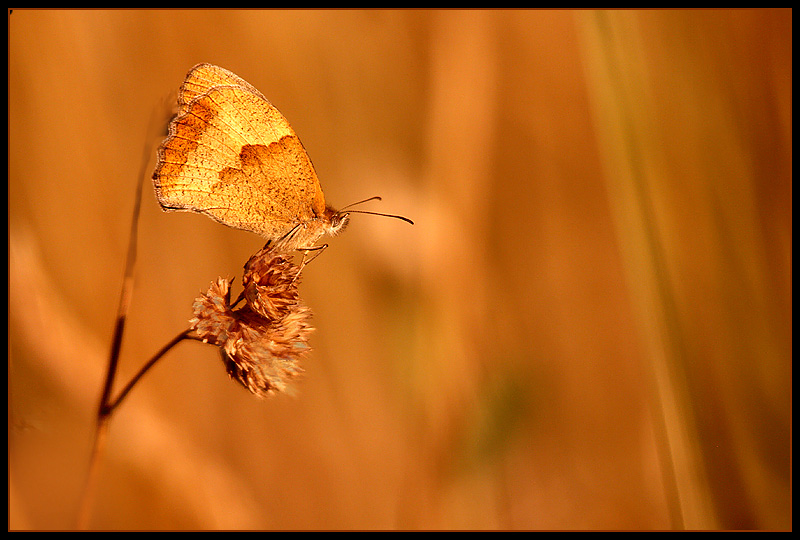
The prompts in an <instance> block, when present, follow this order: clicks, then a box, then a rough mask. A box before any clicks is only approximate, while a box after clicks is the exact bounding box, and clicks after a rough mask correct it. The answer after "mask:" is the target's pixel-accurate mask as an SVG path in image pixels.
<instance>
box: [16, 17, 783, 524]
mask: <svg viewBox="0 0 800 540" xmlns="http://www.w3.org/2000/svg"><path fill="white" fill-rule="evenodd" d="M8 31H9V34H8V38H9V39H8V47H9V51H8V74H9V79H8V81H9V82H8V110H9V116H8V120H9V122H8V124H9V125H8V131H9V148H8V155H9V160H8V179H9V184H8V186H9V187H8V197H9V198H8V227H9V229H8V253H9V322H8V351H9V362H8V376H9V378H8V380H9V383H8V410H9V416H8V418H9V423H8V471H9V474H8V478H9V488H8V496H9V529H70V528H73V527H74V526H75V523H76V521H75V520H76V515H77V510H78V505H79V501H80V496H81V492H82V489H83V484H84V480H85V476H86V471H87V466H88V461H89V450H90V447H91V444H92V437H93V427H94V414H95V409H96V407H97V402H98V399H99V396H100V392H101V386H102V381H103V377H104V374H105V369H106V363H107V358H108V351H109V348H110V339H111V335H112V330H113V326H114V317H115V313H116V309H117V303H118V300H119V294H120V287H121V284H122V275H123V270H124V262H125V253H126V249H127V242H128V233H129V227H130V220H131V214H132V211H133V204H134V203H133V202H134V192H135V187H136V183H137V182H139V181H144V182H145V186H144V190H145V191H144V197H143V201H142V210H141V221H140V226H139V257H138V261H137V267H136V285H135V289H134V295H133V300H132V305H131V310H130V313H129V318H128V326H127V329H126V333H125V339H124V343H123V348H122V355H121V364H120V373H119V379H118V381H117V386H116V388H117V390H119V388H121V386H122V384H124V383H125V382H127V381H128V380H129V379H130V377H131V376H132V375H133V374H134V373H135V372H136V371H137V370H138V369H139V367H140V366H141V365H142V364H143V363H144V362H145V361H146V360H147V359H148V358H150V357H151V356H152V355H153V354H154V353H155V352H156V351H157V350H158V349H159V348H160V347H161V346H162V345H164V344H165V343H166V342H167V341H168V340H169V339H171V338H172V337H173V336H175V335H176V334H177V333H178V332H180V331H181V330H183V329H184V328H185V327H186V326H187V321H188V319H189V318H190V316H191V304H192V301H193V299H194V298H195V297H196V296H198V294H199V293H200V292H201V291H203V292H204V291H205V290H206V289H207V288H208V285H209V284H210V282H211V281H212V280H215V279H216V278H217V277H219V276H223V277H232V276H236V277H237V282H236V283H237V284H238V283H240V282H239V281H238V278H240V276H241V270H242V266H243V264H244V263H245V261H246V260H247V258H248V257H249V256H250V255H252V254H253V253H255V251H256V250H258V249H259V248H260V247H261V245H262V244H263V242H262V241H261V239H260V238H258V237H257V236H255V235H253V234H251V233H247V232H243V231H236V230H232V229H229V228H227V227H224V226H222V225H219V224H217V223H215V222H213V221H212V220H210V219H208V218H206V217H203V216H199V215H193V214H175V213H170V214H167V213H163V212H161V211H160V209H159V207H158V204H157V203H156V200H155V197H154V194H153V191H152V185H151V184H150V181H149V175H150V174H151V172H152V167H153V165H154V161H155V159H154V158H155V145H156V144H157V143H158V138H157V137H155V136H151V134H150V133H149V131H148V129H149V128H148V123H149V122H150V118H151V117H153V116H154V115H156V116H158V115H159V114H160V111H163V110H164V109H165V108H167V107H168V106H169V105H170V104H171V103H172V100H174V99H175V95H176V93H177V90H178V88H179V86H180V84H181V82H182V81H183V78H184V77H185V75H186V72H187V71H188V70H189V69H190V68H191V67H192V66H193V65H195V64H196V63H198V62H211V63H214V64H217V65H220V66H222V67H224V68H226V69H229V70H231V71H233V72H234V73H236V74H238V75H239V76H241V77H242V78H244V79H245V80H247V81H248V82H250V83H251V84H253V85H254V86H255V87H256V88H258V89H259V90H261V92H263V93H264V95H266V96H267V97H268V98H269V99H270V101H271V102H272V103H274V104H275V105H276V106H277V107H278V109H280V110H281V111H282V112H283V114H284V115H285V116H286V117H287V118H288V119H289V121H290V122H291V123H292V125H293V127H294V128H295V130H296V131H297V133H298V135H299V136H300V138H301V140H302V141H303V143H304V145H305V147H306V149H307V150H308V153H309V155H310V156H311V159H312V160H313V161H314V164H315V167H316V169H317V173H318V174H319V177H320V179H321V182H322V185H323V188H324V190H325V194H326V197H327V199H328V201H329V202H330V203H331V204H333V205H334V206H338V207H342V206H344V205H346V204H349V203H352V202H354V201H357V200H361V199H363V198H366V197H369V196H373V195H380V196H382V197H383V201H382V202H380V203H370V205H369V206H365V207H364V208H365V209H369V210H375V211H382V212H389V213H397V214H402V215H404V216H408V217H409V218H411V219H413V220H414V221H415V222H416V224H415V225H414V226H413V227H412V226H409V225H407V224H405V223H402V222H400V221H397V220H391V219H385V218H380V217H373V216H362V215H354V216H352V221H351V224H350V225H349V227H348V229H347V231H346V232H345V233H344V234H343V235H342V236H340V237H337V238H334V239H332V240H330V247H329V248H328V249H327V250H326V251H325V253H324V254H323V255H322V256H321V257H319V258H318V259H316V260H315V261H314V262H313V263H312V264H311V265H310V266H308V267H307V268H306V270H305V271H304V275H303V282H302V284H301V287H300V290H301V294H302V295H303V298H304V301H305V302H306V304H307V305H309V306H310V307H311V308H312V310H313V311H314V323H315V326H316V328H317V330H316V332H315V334H314V335H313V337H312V340H311V344H312V346H313V347H314V351H313V353H312V354H311V356H310V357H309V358H308V360H307V361H306V362H305V367H306V374H305V377H304V378H303V379H302V380H301V381H300V382H299V383H298V384H297V385H296V386H297V390H298V392H297V395H296V396H295V397H290V396H285V395H281V396H278V397H276V398H273V399H269V400H259V399H257V398H255V397H253V396H252V395H250V394H249V393H248V392H247V391H246V390H244V389H243V388H241V387H240V386H239V385H237V384H236V383H234V382H231V381H230V380H229V379H228V377H227V375H226V374H225V372H224V368H223V365H222V362H221V361H220V359H219V355H218V354H217V351H216V350H214V349H213V348H212V347H209V346H204V345H202V344H199V343H196V342H187V343H182V344H180V345H179V346H178V347H177V348H176V349H175V350H173V351H172V352H170V353H169V354H168V355H167V356H166V357H165V358H164V359H162V360H161V361H160V362H159V363H158V364H157V365H156V366H155V367H154V369H153V370H152V371H151V372H150V373H148V374H147V375H146V377H145V378H144V379H143V380H142V381H141V383H140V384H139V385H138V386H137V387H136V388H135V389H134V390H133V392H132V393H131V394H130V396H129V397H128V400H127V401H126V402H125V403H124V404H123V406H122V407H121V409H120V410H119V411H118V413H117V414H115V415H114V416H113V418H112V420H111V423H110V432H109V439H108V445H107V448H106V453H105V455H104V458H103V461H102V463H101V467H100V478H99V484H98V493H97V496H96V498H95V500H94V505H93V513H92V519H91V522H90V527H91V528H98V529H397V528H399V529H598V528H600V529H673V528H689V529H720V528H721V529H791V527H792V514H791V509H792V505H791V501H792V499H791V496H792V493H791V425H792V424H791V422H792V416H791V403H792V383H791V376H792V369H791V355H792V337H791V328H792V278H791V260H792V258H791V255H792V251H791V244H792V228H791V227H792V202H791V197H792V93H791V91H792V53H791V48H792V12H791V10H786V9H783V10H730V11H714V10H708V11H706V10H703V11H658V10H655V11H609V12H606V11H600V12H597V11H524V10H519V11H492V10H481V11H391V10H379V11H358V10H352V11H313V10H310V11H245V10H241V11H236V10H234V11H205V10H193V11H171V10H160V11H125V10H119V11H103V10H91V11H71V10H63V11H61V10H54V11H51V10H16V9H15V10H13V12H9V15H8ZM145 151H147V152H148V153H147V158H148V159H149V162H148V164H147V172H146V177H145V178H144V179H142V178H141V177H140V175H139V171H140V170H141V168H142V154H143V152H145ZM234 289H235V290H238V289H237V288H236V285H235V287H234Z"/></svg>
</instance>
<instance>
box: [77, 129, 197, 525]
mask: <svg viewBox="0 0 800 540" xmlns="http://www.w3.org/2000/svg"><path fill="white" fill-rule="evenodd" d="M158 124H159V119H158V115H157V114H153V116H152V117H151V119H150V125H149V128H148V134H149V133H153V132H154V129H155V127H156V126H157V125H158ZM151 149H152V148H151V147H150V146H149V145H145V146H144V151H143V152H144V153H143V155H142V160H141V168H140V171H139V175H138V176H137V179H138V181H137V183H136V194H135V197H134V206H133V216H132V219H131V229H130V235H129V240H128V252H127V255H126V260H125V275H124V278H123V282H122V291H121V294H120V300H119V306H118V308H117V318H116V324H115V325H114V336H113V339H112V341H111V351H110V353H109V360H108V369H107V371H106V379H105V383H104V385H103V393H102V395H101V397H100V402H99V404H98V407H97V419H96V423H95V434H94V442H93V444H92V452H91V455H90V458H89V467H88V471H87V474H86V482H85V484H84V489H83V494H82V497H81V501H80V507H79V510H78V520H77V527H78V529H86V528H87V527H88V524H89V519H90V518H91V508H92V503H93V501H94V492H95V488H96V482H97V471H98V468H99V463H100V460H101V457H102V454H103V451H104V449H105V442H106V433H107V431H108V421H109V419H110V417H111V413H112V412H113V411H114V410H115V408H116V407H117V406H118V405H119V404H120V402H121V401H122V399H123V398H124V397H125V396H126V395H127V394H128V392H129V391H130V390H131V388H132V387H133V385H134V384H136V382H137V381H138V380H139V379H140V378H141V376H142V375H143V374H144V373H145V372H146V371H147V370H148V369H150V367H152V365H153V364H154V363H155V362H156V361H157V360H158V359H159V358H161V356H163V355H164V353H165V352H167V350H169V349H170V348H172V347H173V346H174V345H175V344H176V343H178V342H179V341H181V340H182V339H185V338H186V334H187V332H182V333H181V334H180V335H179V337H180V339H178V338H176V339H173V341H171V342H170V343H169V344H168V345H167V346H165V347H164V348H162V349H161V351H159V353H158V354H157V355H156V356H155V357H154V358H153V359H151V360H150V361H149V362H147V364H145V366H144V368H142V370H141V371H140V372H139V374H137V375H136V377H134V380H132V381H131V382H130V383H129V384H128V385H127V386H126V387H125V389H124V390H123V392H122V394H121V395H120V396H119V397H118V398H117V399H116V400H115V401H114V402H113V403H111V391H112V389H113V387H114V379H115V377H116V373H117V366H118V364H119V352H120V349H121V347H122V336H123V333H124V330H125V321H126V319H127V314H128V308H129V307H130V301H131V296H132V294H133V281H134V280H133V274H134V268H135V267H136V252H137V246H138V234H137V232H138V226H139V214H140V209H141V203H142V189H143V182H142V179H143V178H144V177H145V174H146V170H147V165H148V162H149V156H150V153H151Z"/></svg>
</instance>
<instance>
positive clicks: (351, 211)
mask: <svg viewBox="0 0 800 540" xmlns="http://www.w3.org/2000/svg"><path fill="white" fill-rule="evenodd" d="M346 213H347V214H372V215H373V216H383V217H390V218H395V219H402V220H403V221H405V222H406V223H411V224H412V225H413V224H414V222H413V221H411V220H410V219H408V218H407V217H403V216H396V215H394V214H381V213H380V212H367V211H366V210H348V211H347V212H346Z"/></svg>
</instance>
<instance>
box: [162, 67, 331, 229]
mask: <svg viewBox="0 0 800 540" xmlns="http://www.w3.org/2000/svg"><path fill="white" fill-rule="evenodd" d="M179 106H180V110H179V112H178V115H177V116H176V117H175V118H174V119H173V120H172V122H171V123H170V128H169V136H168V137H167V139H166V140H165V141H164V143H163V144H162V145H161V147H160V148H159V151H158V164H157V166H156V170H155V173H154V174H153V182H154V186H155V191H156V196H157V197H158V200H159V203H160V204H161V206H162V208H164V210H174V211H190V212H197V213H202V214H206V215H208V216H210V217H212V218H213V219H215V220H217V221H219V222H220V223H223V224H225V225H228V226H231V227H235V228H239V229H244V230H248V231H252V232H255V233H257V234H260V235H262V236H264V237H266V238H268V239H278V238H281V237H282V236H283V235H285V234H286V233H287V232H289V231H290V230H291V229H292V228H293V227H295V226H296V225H297V224H300V223H305V222H308V221H310V220H314V219H316V218H319V217H320V216H322V215H323V214H324V212H325V198H324V195H323V193H322V189H321V187H320V184H319V179H318V178H317V175H316V173H315V172H314V167H313V165H312V164H311V160H310V159H309V158H308V155H307V154H306V151H305V149H304V148H303V146H302V144H301V143H300V140H299V139H298V138H297V135H296V134H295V133H294V130H293V129H292V127H291V126H290V125H289V122H288V121H287V120H286V119H285V118H284V117H283V115H282V114H281V113H280V112H279V111H278V110H277V109H276V108H275V107H273V106H272V104H270V103H269V101H267V100H266V98H264V96H263V95H262V94H261V93H260V92H258V90H256V89H255V88H253V87H252V86H251V85H250V84H248V83H247V82H245V81H244V80H242V79H241V78H239V77H238V76H236V75H234V74H233V73H231V72H229V71H227V70H224V69H222V68H218V67H216V66H212V65H210V64H200V65H198V66H196V67H195V68H193V70H192V71H190V73H189V75H188V76H187V78H186V81H185V82H184V84H183V86H182V88H181V94H180V96H179Z"/></svg>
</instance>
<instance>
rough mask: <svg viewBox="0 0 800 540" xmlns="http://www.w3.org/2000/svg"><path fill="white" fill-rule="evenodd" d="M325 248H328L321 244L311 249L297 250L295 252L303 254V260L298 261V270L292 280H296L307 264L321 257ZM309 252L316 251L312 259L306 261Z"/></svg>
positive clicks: (326, 245)
mask: <svg viewBox="0 0 800 540" xmlns="http://www.w3.org/2000/svg"><path fill="white" fill-rule="evenodd" d="M327 247H328V244H322V245H321V246H313V247H307V248H297V251H302V252H303V259H302V260H301V261H300V270H298V271H297V275H296V276H295V278H294V279H297V277H298V276H299V275H300V273H301V272H302V271H303V268H305V267H306V265H307V264H309V263H310V262H311V261H313V260H314V259H316V258H317V257H319V256H320V255H322V252H323V251H325V249H326V248H327ZM310 251H316V253H314V256H313V257H311V258H310V259H308V260H306V257H308V253H309V252H310ZM292 281H294V280H292Z"/></svg>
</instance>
